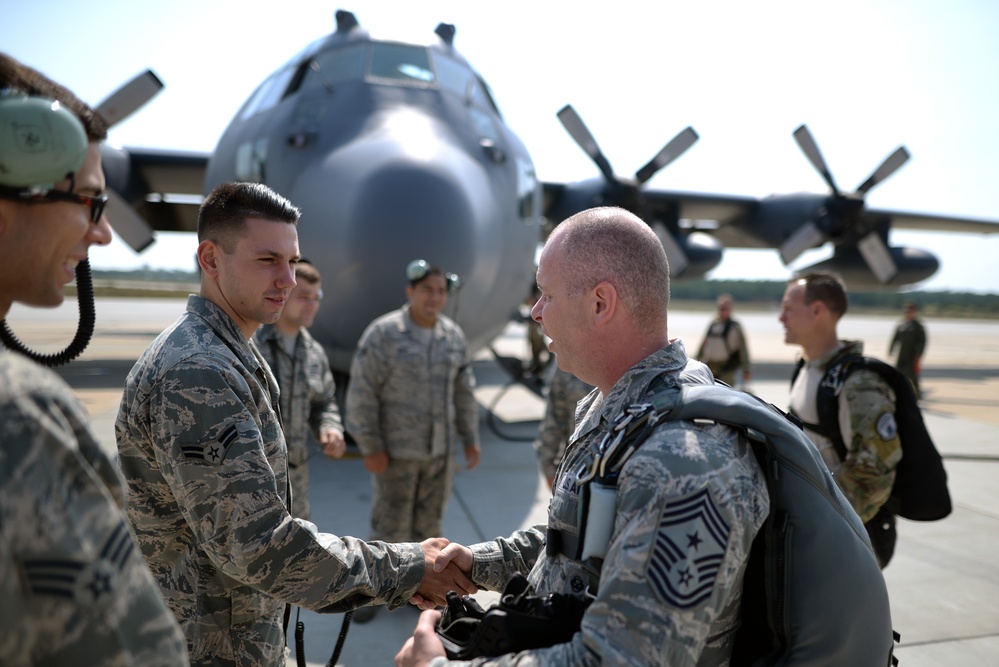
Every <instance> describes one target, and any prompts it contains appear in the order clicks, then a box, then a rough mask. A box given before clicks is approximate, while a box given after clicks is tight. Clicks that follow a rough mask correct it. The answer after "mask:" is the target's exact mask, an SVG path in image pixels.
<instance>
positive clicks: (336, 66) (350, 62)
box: [298, 44, 365, 90]
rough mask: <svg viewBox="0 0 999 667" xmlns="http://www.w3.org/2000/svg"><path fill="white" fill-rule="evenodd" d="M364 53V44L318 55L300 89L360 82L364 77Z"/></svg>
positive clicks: (310, 64) (307, 71)
mask: <svg viewBox="0 0 999 667" xmlns="http://www.w3.org/2000/svg"><path fill="white" fill-rule="evenodd" d="M364 52H365V45H364V44H354V45H351V46H347V47H343V48H338V49H331V50H329V51H324V52H322V53H318V54H316V56H315V57H314V58H313V59H312V60H311V61H310V62H309V68H308V69H307V70H305V73H304V76H303V77H302V82H301V84H300V85H299V86H298V88H299V89H300V90H309V89H311V88H317V87H319V86H322V87H324V88H330V87H332V86H336V85H337V84H340V83H345V82H347V81H359V80H360V79H361V78H362V77H363V76H364V55H365V53H364Z"/></svg>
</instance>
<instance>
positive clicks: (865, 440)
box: [836, 370, 902, 522]
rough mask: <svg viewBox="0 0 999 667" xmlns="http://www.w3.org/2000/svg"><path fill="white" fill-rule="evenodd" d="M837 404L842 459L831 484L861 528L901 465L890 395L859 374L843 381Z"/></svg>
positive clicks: (872, 376) (875, 378)
mask: <svg viewBox="0 0 999 667" xmlns="http://www.w3.org/2000/svg"><path fill="white" fill-rule="evenodd" d="M839 401H840V405H839V418H840V431H841V432H842V434H843V442H844V443H845V444H846V458H845V459H844V461H843V465H842V466H841V467H840V470H839V473H838V474H837V475H836V481H837V482H838V483H839V486H840V488H841V489H842V490H843V493H844V495H846V498H847V499H848V500H849V501H850V504H851V505H852V506H853V509H854V510H856V512H857V514H858V515H859V516H860V518H861V520H863V521H865V522H866V521H868V520H870V519H871V518H873V517H874V515H875V514H877V511H878V510H879V509H880V508H881V506H882V505H883V504H884V503H885V501H886V500H888V496H889V495H890V494H891V487H892V484H894V482H895V467H896V466H897V465H898V462H899V461H900V460H901V459H902V445H901V442H900V441H899V438H898V428H897V425H896V422H895V392H893V391H892V390H891V387H889V386H888V385H887V383H885V381H884V380H882V379H881V377H880V376H879V375H878V374H877V373H874V372H872V371H867V370H858V371H856V372H855V373H853V374H852V375H850V377H849V378H848V379H847V381H846V383H845V385H844V387H843V391H842V392H840V396H839Z"/></svg>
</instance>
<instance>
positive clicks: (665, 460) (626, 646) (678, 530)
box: [434, 341, 769, 667]
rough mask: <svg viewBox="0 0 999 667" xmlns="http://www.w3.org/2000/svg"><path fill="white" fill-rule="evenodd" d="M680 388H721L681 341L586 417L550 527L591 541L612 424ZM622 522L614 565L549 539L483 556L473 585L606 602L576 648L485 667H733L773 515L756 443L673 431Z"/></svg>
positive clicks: (643, 458) (721, 434)
mask: <svg viewBox="0 0 999 667" xmlns="http://www.w3.org/2000/svg"><path fill="white" fill-rule="evenodd" d="M657 375H661V376H662V377H663V379H664V380H665V382H666V386H667V387H676V386H679V385H680V384H682V383H683V384H687V383H694V384H710V383H711V382H712V378H711V376H710V374H709V372H708V370H707V368H706V367H705V366H704V365H703V364H701V363H699V362H696V361H688V359H687V355H686V352H685V350H684V347H683V343H682V342H680V341H675V342H673V343H671V344H670V345H668V346H667V347H665V348H663V349H662V350H660V351H658V352H656V353H655V354H653V355H650V356H649V357H647V358H646V359H644V360H643V361H641V362H640V363H638V364H636V365H635V366H634V367H633V368H632V369H631V370H629V371H628V373H626V374H625V376H624V377H623V378H621V379H620V380H619V381H618V383H617V384H616V385H615V386H614V388H613V389H612V390H611V393H610V395H609V396H607V397H606V399H604V398H603V397H602V396H601V395H600V393H599V392H593V393H592V394H590V396H588V397H587V398H586V399H585V401H584V404H583V405H582V406H581V408H585V409H586V415H585V417H584V419H583V420H582V422H581V423H580V425H579V427H578V428H577V430H576V434H575V439H574V440H573V442H572V443H570V445H569V447H568V448H567V450H566V455H565V460H564V461H563V463H562V465H561V466H560V467H559V470H558V476H557V478H556V482H555V488H554V495H553V497H552V500H551V504H550V506H549V511H548V527H549V528H555V529H558V530H561V531H564V532H565V533H567V534H569V535H576V536H578V534H579V519H578V517H577V512H578V510H579V501H580V484H578V483H577V481H576V474H577V473H578V472H579V471H580V470H582V469H589V466H590V465H591V464H592V461H593V448H594V447H595V446H596V445H597V444H598V443H599V441H600V440H601V439H602V438H603V435H604V430H603V429H602V428H601V422H606V421H610V420H613V419H614V418H615V417H617V416H618V415H619V414H620V413H621V411H622V409H623V408H624V407H626V406H628V405H630V404H632V403H638V402H643V399H644V398H645V395H646V392H647V390H648V388H649V385H650V384H651V382H652V380H653V378H655V377H656V376H657ZM616 493H617V500H616V515H615V520H614V528H613V533H612V535H611V541H610V545H609V547H608V550H607V555H606V557H605V559H604V560H603V561H599V560H593V559H591V560H588V561H586V562H579V561H574V560H572V559H570V558H568V557H567V556H565V555H564V554H562V553H556V554H555V555H548V554H546V553H545V533H544V532H543V530H544V527H543V526H538V527H535V528H533V529H529V530H523V531H518V532H517V533H514V534H513V536H511V537H510V538H505V539H504V538H500V539H497V540H495V541H492V542H484V543H482V544H477V545H474V546H473V547H471V548H472V551H473V553H474V554H475V560H474V565H473V570H472V574H473V576H472V579H473V580H474V581H475V582H476V583H478V584H479V585H481V586H483V587H485V588H488V589H491V590H502V589H503V586H504V584H505V583H506V581H507V580H508V579H509V578H510V576H511V575H512V574H513V573H515V572H522V573H527V572H529V574H528V579H529V581H530V583H531V584H532V586H533V588H534V590H535V591H536V592H537V593H538V595H541V596H544V595H547V594H549V593H571V594H575V595H577V596H581V595H584V594H586V593H589V594H594V595H595V599H594V600H593V603H592V604H591V605H590V606H589V607H588V608H587V611H586V614H585V615H584V616H583V620H582V628H581V631H580V632H578V633H577V634H576V635H575V636H574V637H573V639H572V641H571V642H568V643H565V644H558V645H556V646H552V647H548V648H544V649H538V650H531V651H525V652H521V653H518V654H516V655H505V656H500V657H497V658H480V659H475V660H473V661H471V662H469V663H462V662H455V663H446V662H445V661H440V660H438V661H437V662H435V663H434V664H435V665H437V664H438V663H440V664H472V665H518V666H539V667H540V666H552V667H554V666H555V665H559V666H562V665H598V664H632V665H671V666H674V665H704V666H707V665H723V664H727V661H728V659H729V657H730V655H731V651H732V642H733V641H734V637H735V632H736V629H737V628H738V626H739V620H740V616H739V603H740V600H741V595H742V582H743V575H744V573H745V569H746V561H747V559H748V557H749V549H750V546H751V544H752V542H753V539H754V538H755V536H756V534H757V532H758V531H759V530H760V527H761V526H762V525H763V522H764V521H765V519H766V517H767V515H768V513H769V496H768V492H767V486H766V481H765V480H764V478H763V475H762V474H761V471H760V468H759V465H758V464H757V463H756V459H755V457H754V456H753V454H752V452H751V450H750V449H749V446H748V444H747V443H746V441H745V440H744V439H742V438H741V437H740V436H739V435H738V433H737V432H736V431H735V430H734V429H732V428H729V427H726V426H721V425H718V424H713V423H712V424H701V423H696V424H695V423H693V422H673V421H664V422H660V425H659V426H657V427H656V429H655V430H654V431H653V432H652V434H651V435H650V436H649V437H648V439H646V440H645V441H644V443H643V444H642V445H641V447H639V448H638V450H637V451H636V452H635V453H634V454H632V455H631V457H630V458H629V459H628V460H627V462H626V463H625V465H624V467H623V469H622V470H621V473H620V477H619V479H618V482H617V486H616Z"/></svg>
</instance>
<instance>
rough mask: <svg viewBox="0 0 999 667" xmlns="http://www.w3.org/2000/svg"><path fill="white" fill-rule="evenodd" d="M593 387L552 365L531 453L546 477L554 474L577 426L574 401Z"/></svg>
mask: <svg viewBox="0 0 999 667" xmlns="http://www.w3.org/2000/svg"><path fill="white" fill-rule="evenodd" d="M592 390H593V387H592V386H590V385H588V384H586V383H585V382H583V381H582V380H580V379H579V378H577V377H576V376H575V375H573V374H572V373H567V372H566V371H564V370H562V369H561V368H557V367H556V368H555V373H554V374H553V375H552V381H551V383H550V384H549V385H548V401H547V403H546V405H545V417H544V419H543V420H542V421H541V428H540V429H539V430H538V437H537V439H536V440H535V441H534V453H535V454H536V455H537V457H538V466H540V468H541V474H543V475H544V476H545V479H552V478H553V477H555V469H556V468H557V467H558V464H559V461H561V460H562V454H563V453H564V452H565V445H566V443H568V442H569V436H570V435H572V432H573V431H574V430H575V428H576V404H577V403H579V401H581V400H582V399H583V397H584V396H586V395H587V394H588V393H590V392H591V391H592ZM579 416H580V417H582V415H579Z"/></svg>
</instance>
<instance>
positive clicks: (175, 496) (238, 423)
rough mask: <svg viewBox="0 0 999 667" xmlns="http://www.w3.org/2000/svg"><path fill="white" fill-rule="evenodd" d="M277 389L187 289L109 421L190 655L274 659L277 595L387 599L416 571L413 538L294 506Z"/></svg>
mask: <svg viewBox="0 0 999 667" xmlns="http://www.w3.org/2000/svg"><path fill="white" fill-rule="evenodd" d="M276 399H277V387H276V383H275V381H274V377H273V375H272V374H271V373H270V370H269V369H268V368H267V366H266V365H265V364H264V363H263V360H262V359H261V357H260V355H259V352H258V351H257V350H256V347H255V346H254V345H253V344H252V343H250V342H248V341H247V340H246V339H245V338H244V337H243V335H242V334H241V332H240V331H239V329H238V328H237V327H236V325H235V323H234V322H233V321H232V320H231V319H230V318H229V316H228V315H226V314H225V312H224V311H222V310H221V309H220V308H218V307H217V306H216V305H214V304H213V303H211V302H210V301H208V300H206V299H204V298H202V297H199V296H191V297H190V298H189V300H188V305H187V312H186V313H185V314H184V315H183V316H181V318H180V319H179V320H178V321H177V322H176V323H174V324H173V325H172V326H171V327H170V328H169V329H167V330H166V331H165V332H163V333H162V334H161V335H160V336H159V337H158V338H157V339H156V340H155V341H153V343H152V344H151V345H150V347H149V349H147V350H146V352H145V353H143V355H142V357H140V359H139V361H138V362H137V363H136V365H135V367H134V368H133V369H132V371H131V372H130V373H129V375H128V378H127V380H126V383H125V391H124V394H123V395H122V402H121V408H120V410H119V413H118V419H117V421H116V423H115V435H116V437H117V440H118V450H119V454H120V466H121V470H122V472H123V473H124V476H125V481H126V485H127V490H128V505H127V507H128V516H129V518H130V519H131V521H132V523H133V525H134V526H135V531H136V535H137V537H138V540H139V544H140V545H141V547H142V552H143V554H144V555H145V557H146V560H147V561H148V563H149V566H150V569H151V570H152V572H153V576H154V577H155V578H156V580H157V581H158V582H159V584H160V586H161V587H162V588H163V593H164V596H165V598H166V601H167V604H168V605H169V606H170V608H171V609H172V610H173V612H174V614H175V615H176V616H177V618H178V620H179V621H180V625H181V628H182V630H183V631H184V634H185V636H186V637H187V642H188V648H189V651H190V654H191V662H192V664H195V665H208V664H212V665H226V666H228V665H238V666H240V667H242V666H244V665H246V666H249V665H254V666H255V667H256V666H261V665H271V666H277V665H284V660H285V658H284V647H285V638H284V633H283V630H282V615H283V611H284V607H285V603H290V604H295V605H298V606H301V607H305V608H307V609H312V610H315V611H320V612H334V611H344V610H347V609H352V608H354V607H357V606H361V605H365V604H368V603H370V602H372V601H375V602H378V603H387V604H389V605H390V606H391V607H399V606H402V605H403V604H406V602H407V601H408V600H409V598H410V597H412V595H413V593H415V592H416V589H417V587H418V585H419V583H420V580H421V579H422V576H423V564H424V557H423V552H422V550H421V548H420V546H419V545H418V544H406V545H385V544H381V543H365V542H363V541H361V540H357V539H355V538H352V537H343V538H341V537H337V536H335V535H330V534H325V533H318V532H317V531H316V529H315V526H314V525H313V524H311V523H309V522H307V521H304V520H301V519H292V517H291V515H290V514H289V513H288V467H287V450H286V448H285V441H284V436H283V434H282V432H281V427H280V425H279V423H278V416H277V413H276V412H275V408H274V406H275V404H276Z"/></svg>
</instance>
